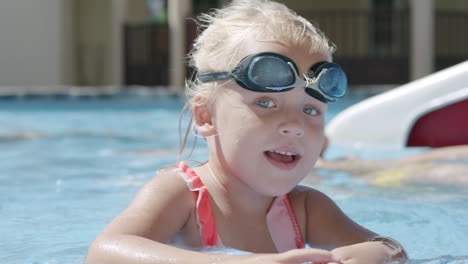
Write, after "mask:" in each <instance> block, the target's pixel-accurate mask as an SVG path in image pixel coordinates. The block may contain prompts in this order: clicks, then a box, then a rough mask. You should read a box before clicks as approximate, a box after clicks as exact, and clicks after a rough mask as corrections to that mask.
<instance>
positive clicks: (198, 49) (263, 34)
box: [180, 0, 335, 154]
mask: <svg viewBox="0 0 468 264" xmlns="http://www.w3.org/2000/svg"><path fill="white" fill-rule="evenodd" d="M197 22H198V25H199V29H200V31H201V34H199V36H198V37H197V38H196V39H195V43H194V46H193V49H192V51H191V52H190V53H189V65H190V66H191V67H193V68H194V70H195V72H197V71H203V72H212V71H228V70H231V69H233V68H234V67H235V66H236V65H237V63H238V62H239V61H240V60H241V59H242V58H240V57H239V53H240V50H241V49H242V48H243V43H244V42H245V39H246V38H251V37H255V40H257V41H275V42H280V43H282V44H284V45H286V46H289V47H298V46H301V45H304V44H307V45H308V46H309V52H310V53H318V52H320V53H325V54H330V55H331V54H332V53H333V52H334V49H335V47H334V45H333V44H331V43H330V42H329V41H328V39H327V38H326V37H325V35H324V34H323V33H322V32H321V31H320V30H319V29H318V28H317V27H315V26H314V25H313V24H312V23H311V22H309V21H307V20H306V19H305V18H303V17H301V16H299V15H298V14H296V13H295V12H294V11H292V10H291V9H289V8H287V7H286V6H285V5H283V4H280V3H277V2H274V1H269V0H233V1H232V2H231V3H230V4H228V5H227V6H225V7H224V8H222V9H214V10H213V11H212V12H210V13H207V14H202V15H200V16H199V17H198V21H197ZM221 86H222V84H219V82H209V83H201V82H199V81H198V80H197V79H196V77H195V78H193V80H191V81H187V82H186V89H185V93H186V97H187V105H186V108H190V109H191V108H192V107H194V106H196V105H201V104H205V103H208V104H211V103H212V102H213V101H214V100H215V98H216V95H217V94H218V92H219V91H220V89H219V88H220V87H221ZM195 98H197V99H196V100H195ZM200 99H201V100H200ZM190 126H191V124H189V130H190V129H191V128H190ZM189 133H190V132H189V131H187V132H186V133H185V139H184V141H183V142H182V144H181V153H182V151H183V149H184V148H185V143H186V141H187V136H188V135H189ZM181 153H180V154H181Z"/></svg>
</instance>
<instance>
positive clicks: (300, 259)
mask: <svg viewBox="0 0 468 264" xmlns="http://www.w3.org/2000/svg"><path fill="white" fill-rule="evenodd" d="M223 263H225V264H228V263H236V264H239V263H246V264H247V263H252V264H254V263H255V264H303V263H304V264H306V263H307V264H309V263H310V264H319V263H320V264H322V263H323V264H325V263H341V262H340V259H339V258H338V257H337V256H336V255H334V254H333V253H331V252H330V251H326V250H321V249H312V248H304V249H293V250H290V251H287V252H283V253H278V254H253V255H246V256H245V258H244V259H242V260H240V259H233V261H232V262H230V261H227V262H223Z"/></svg>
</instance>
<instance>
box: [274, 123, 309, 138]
mask: <svg viewBox="0 0 468 264" xmlns="http://www.w3.org/2000/svg"><path fill="white" fill-rule="evenodd" d="M279 133H280V134H281V135H283V136H288V137H302V136H303V135H304V128H303V126H302V125H301V124H300V122H298V121H294V122H293V121H289V122H287V123H284V124H282V125H280V127H279Z"/></svg>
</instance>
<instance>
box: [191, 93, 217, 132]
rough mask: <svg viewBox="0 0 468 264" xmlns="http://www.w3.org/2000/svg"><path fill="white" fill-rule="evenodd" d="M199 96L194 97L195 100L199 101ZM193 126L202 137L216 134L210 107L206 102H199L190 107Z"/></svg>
mask: <svg viewBox="0 0 468 264" xmlns="http://www.w3.org/2000/svg"><path fill="white" fill-rule="evenodd" d="M200 101H201V98H196V99H195V102H197V103H199V102H200ZM192 112H193V119H194V121H195V128H196V129H197V131H198V133H200V135H202V136H203V137H209V136H212V135H215V134H216V129H215V128H214V126H213V118H212V117H213V115H212V112H211V109H210V107H209V106H208V104H206V103H201V104H198V105H196V106H193V108H192Z"/></svg>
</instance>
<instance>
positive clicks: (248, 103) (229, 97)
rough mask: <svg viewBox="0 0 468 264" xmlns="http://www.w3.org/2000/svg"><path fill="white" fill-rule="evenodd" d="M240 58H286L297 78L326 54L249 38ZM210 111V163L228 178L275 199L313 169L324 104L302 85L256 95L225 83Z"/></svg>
mask: <svg viewBox="0 0 468 264" xmlns="http://www.w3.org/2000/svg"><path fill="white" fill-rule="evenodd" d="M249 42H250V43H246V46H245V48H244V49H243V50H242V51H241V54H240V55H241V57H244V56H247V55H249V54H253V53H259V52H265V51H268V52H276V53H279V54H282V55H285V56H287V57H289V58H291V59H292V60H293V61H294V62H295V63H296V65H297V67H298V68H299V71H300V72H299V75H300V76H303V74H304V73H305V72H306V71H308V69H309V68H310V67H311V66H312V65H313V64H315V63H316V62H319V61H324V60H328V61H329V60H330V57H329V55H328V54H320V53H314V54H309V51H308V47H286V46H284V45H282V44H279V43H275V42H260V41H255V40H251V41H249ZM221 89H223V91H222V92H221V93H220V95H219V97H217V98H216V100H215V103H214V105H213V107H212V109H211V112H212V122H213V126H214V129H215V130H216V136H213V137H209V138H208V143H209V147H210V155H211V157H210V160H213V158H214V159H217V164H216V165H217V166H222V168H223V170H224V171H227V172H228V173H229V174H230V176H231V177H233V176H234V177H236V178H238V179H239V180H240V181H241V182H243V183H244V184H246V185H248V186H249V187H250V188H251V189H253V190H255V191H256V192H258V193H261V194H263V195H268V196H278V195H282V194H285V193H287V192H289V191H291V190H292V189H293V188H294V186H296V185H297V184H298V183H299V182H300V181H301V180H302V179H303V178H304V177H305V176H306V175H307V173H308V172H310V170H311V169H312V167H313V166H314V164H315V162H316V160H317V158H318V157H319V154H320V150H321V148H322V145H323V142H324V116H325V112H326V110H327V104H325V103H323V102H320V101H319V100H317V99H315V98H313V97H311V96H309V95H308V94H306V92H305V91H304V88H303V87H295V88H294V89H292V90H290V91H287V92H280V93H259V92H253V91H249V90H246V89H244V88H242V87H240V86H239V85H237V83H236V82H235V81H230V82H229V83H228V84H226V86H225V87H223V88H221Z"/></svg>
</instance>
